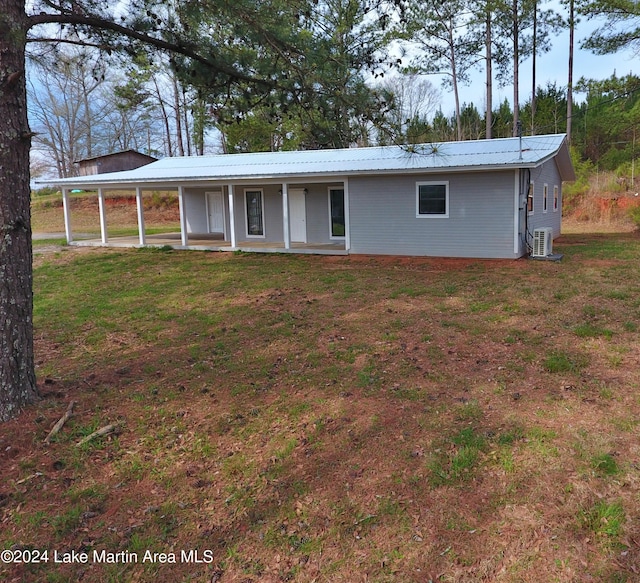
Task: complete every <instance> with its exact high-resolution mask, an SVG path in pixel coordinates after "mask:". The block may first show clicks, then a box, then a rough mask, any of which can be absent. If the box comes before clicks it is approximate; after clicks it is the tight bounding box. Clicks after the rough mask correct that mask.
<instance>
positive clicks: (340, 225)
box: [329, 188, 345, 239]
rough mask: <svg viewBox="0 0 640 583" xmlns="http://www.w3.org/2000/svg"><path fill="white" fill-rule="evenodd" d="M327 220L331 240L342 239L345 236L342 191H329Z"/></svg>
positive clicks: (337, 189)
mask: <svg viewBox="0 0 640 583" xmlns="http://www.w3.org/2000/svg"><path fill="white" fill-rule="evenodd" d="M329 220H330V222H331V238H332V239H342V238H344V236H345V212H344V189H343V188H330V189H329Z"/></svg>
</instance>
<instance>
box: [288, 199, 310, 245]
mask: <svg viewBox="0 0 640 583" xmlns="http://www.w3.org/2000/svg"><path fill="white" fill-rule="evenodd" d="M289 223H290V225H291V241H292V242H293V241H295V242H296V243H306V242H307V206H306V202H305V193H304V190H302V189H298V190H291V191H290V192H289Z"/></svg>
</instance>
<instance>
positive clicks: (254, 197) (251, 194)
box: [244, 190, 264, 237]
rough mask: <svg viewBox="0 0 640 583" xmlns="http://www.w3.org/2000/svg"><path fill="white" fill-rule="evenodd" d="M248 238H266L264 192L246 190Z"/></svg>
mask: <svg viewBox="0 0 640 583" xmlns="http://www.w3.org/2000/svg"><path fill="white" fill-rule="evenodd" d="M244 198H245V210H246V214H247V237H264V207H263V204H262V203H263V200H262V199H263V196H262V190H245V191H244Z"/></svg>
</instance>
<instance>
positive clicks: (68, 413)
mask: <svg viewBox="0 0 640 583" xmlns="http://www.w3.org/2000/svg"><path fill="white" fill-rule="evenodd" d="M75 405H76V402H75V401H71V403H69V406H68V407H67V410H66V412H65V414H64V415H63V416H62V417H60V419H58V422H57V423H56V424H55V425H54V426H53V429H52V430H51V431H50V432H49V435H47V437H45V438H44V442H45V443H46V444H49V443H51V438H52V437H53V436H54V435H56V434H57V433H58V432H59V431H60V430H61V429H62V427H63V426H64V424H65V423H66V422H67V421H69V418H70V417H71V415H73V408H74V407H75Z"/></svg>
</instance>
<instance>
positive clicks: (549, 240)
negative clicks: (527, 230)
mask: <svg viewBox="0 0 640 583" xmlns="http://www.w3.org/2000/svg"><path fill="white" fill-rule="evenodd" d="M551 253H553V229H552V228H551V227H545V228H544V229H536V230H535V231H533V251H532V252H531V256H532V257H547V256H548V255H551Z"/></svg>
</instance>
